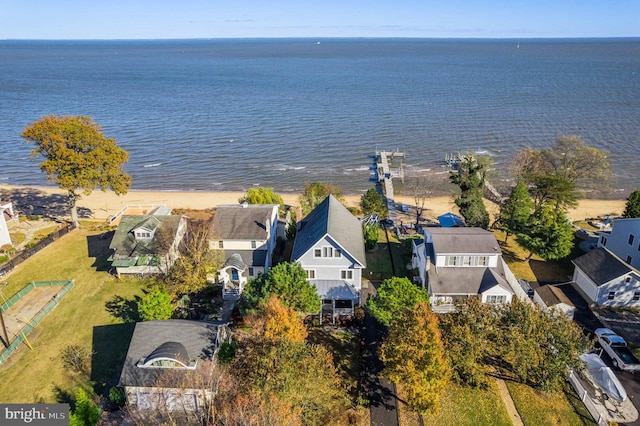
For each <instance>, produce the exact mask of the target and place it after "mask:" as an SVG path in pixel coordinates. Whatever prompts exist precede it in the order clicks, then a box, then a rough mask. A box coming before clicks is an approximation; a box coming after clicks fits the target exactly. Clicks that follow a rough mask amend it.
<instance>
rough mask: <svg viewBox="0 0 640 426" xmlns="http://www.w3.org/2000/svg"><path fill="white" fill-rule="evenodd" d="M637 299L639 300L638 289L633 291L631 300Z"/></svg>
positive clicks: (635, 300)
mask: <svg viewBox="0 0 640 426" xmlns="http://www.w3.org/2000/svg"><path fill="white" fill-rule="evenodd" d="M638 300H640V291H634V292H633V301H634V302H637V301H638Z"/></svg>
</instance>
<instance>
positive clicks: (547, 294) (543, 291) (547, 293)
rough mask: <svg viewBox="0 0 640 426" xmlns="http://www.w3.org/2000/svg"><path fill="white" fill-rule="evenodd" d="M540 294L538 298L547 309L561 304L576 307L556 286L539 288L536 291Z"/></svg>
mask: <svg viewBox="0 0 640 426" xmlns="http://www.w3.org/2000/svg"><path fill="white" fill-rule="evenodd" d="M534 291H535V292H536V293H538V296H540V298H541V299H542V301H543V302H544V304H545V305H547V307H549V306H555V305H559V304H560V303H564V304H565V305H569V306H574V304H573V303H572V302H571V300H569V298H568V297H567V295H566V294H564V291H562V289H560V288H558V287H556V286H554V285H544V286H541V287H538V288H536V289H535V290H534Z"/></svg>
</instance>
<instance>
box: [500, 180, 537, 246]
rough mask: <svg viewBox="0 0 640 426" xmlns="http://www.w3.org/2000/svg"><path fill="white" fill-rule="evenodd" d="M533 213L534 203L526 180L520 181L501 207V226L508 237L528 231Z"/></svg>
mask: <svg viewBox="0 0 640 426" xmlns="http://www.w3.org/2000/svg"><path fill="white" fill-rule="evenodd" d="M532 211H533V201H531V198H530V197H529V190H528V189H527V185H526V184H525V183H524V180H522V179H520V180H518V183H517V184H516V186H514V187H513V188H512V189H511V194H510V195H509V198H507V199H506V200H505V201H504V203H502V205H501V206H500V217H499V219H498V222H499V224H500V225H501V226H502V227H503V228H504V230H505V232H506V234H507V235H506V237H507V238H508V237H509V235H510V234H518V233H522V232H524V231H525V230H526V227H527V223H528V222H529V217H530V216H531V212H532Z"/></svg>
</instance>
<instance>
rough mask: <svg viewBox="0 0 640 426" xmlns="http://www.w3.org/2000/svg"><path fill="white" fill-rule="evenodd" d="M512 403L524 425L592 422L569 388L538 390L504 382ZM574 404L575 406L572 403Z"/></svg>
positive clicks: (579, 424)
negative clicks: (544, 391)
mask: <svg viewBox="0 0 640 426" xmlns="http://www.w3.org/2000/svg"><path fill="white" fill-rule="evenodd" d="M506 384H507V388H508V389H509V393H510V394H511V398H512V399H513V403H514V404H515V406H516V409H517V410H518V413H519V414H520V417H521V418H522V422H523V423H524V424H525V425H576V426H581V425H584V424H594V423H593V420H592V419H591V416H590V415H589V413H588V411H587V410H586V408H585V407H584V405H583V404H582V402H580V401H579V400H577V396H576V397H575V398H573V399H574V401H570V400H569V399H568V397H569V398H571V392H570V390H567V391H568V393H567V394H565V393H564V392H549V393H543V392H539V391H537V390H535V389H533V388H531V387H529V386H525V385H522V384H519V383H514V382H508V381H507V382H506ZM572 404H575V408H574V405H572Z"/></svg>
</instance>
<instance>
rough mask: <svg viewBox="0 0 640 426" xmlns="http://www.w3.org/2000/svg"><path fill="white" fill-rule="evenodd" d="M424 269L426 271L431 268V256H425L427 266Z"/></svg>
mask: <svg viewBox="0 0 640 426" xmlns="http://www.w3.org/2000/svg"><path fill="white" fill-rule="evenodd" d="M425 270H427V271H429V270H431V256H427V266H426V268H425Z"/></svg>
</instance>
